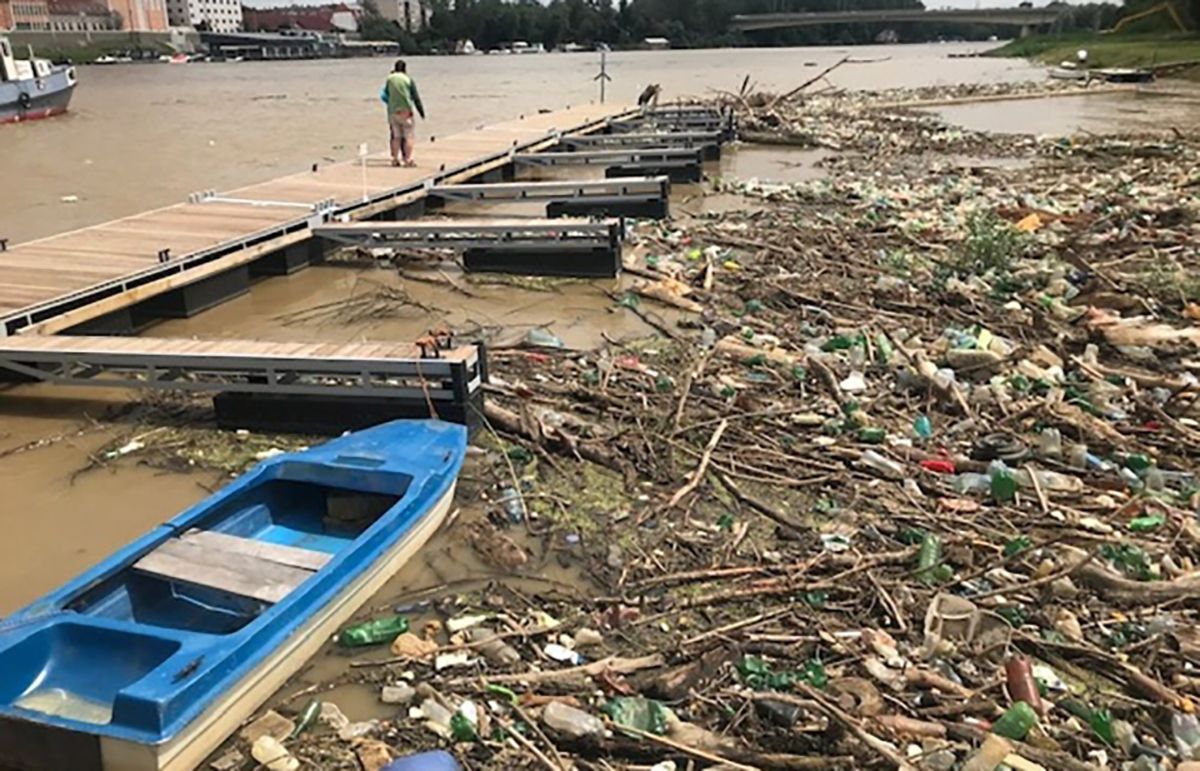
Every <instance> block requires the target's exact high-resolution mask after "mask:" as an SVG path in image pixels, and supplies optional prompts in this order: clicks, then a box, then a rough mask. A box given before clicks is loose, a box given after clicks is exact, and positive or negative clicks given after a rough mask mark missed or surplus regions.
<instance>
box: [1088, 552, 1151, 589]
mask: <svg viewBox="0 0 1200 771" xmlns="http://www.w3.org/2000/svg"><path fill="white" fill-rule="evenodd" d="M1100 556H1101V557H1103V558H1104V559H1106V560H1109V561H1110V562H1112V564H1113V566H1114V567H1116V568H1117V569H1119V570H1120V571H1121V572H1122V573H1124V574H1125V575H1127V576H1128V577H1130V578H1133V579H1136V580H1138V581H1149V580H1151V579H1152V578H1154V573H1153V572H1152V571H1151V569H1150V558H1149V557H1148V556H1147V555H1146V552H1145V551H1143V550H1142V549H1141V547H1138V546H1134V545H1133V544H1129V543H1121V544H1111V543H1107V544H1104V546H1102V547H1100Z"/></svg>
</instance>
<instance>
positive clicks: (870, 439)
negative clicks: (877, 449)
mask: <svg viewBox="0 0 1200 771" xmlns="http://www.w3.org/2000/svg"><path fill="white" fill-rule="evenodd" d="M885 439H887V431H886V430H884V429H882V428H879V427H878V426H863V427H862V428H860V429H858V441H860V442H862V443H863V444H883V440H885Z"/></svg>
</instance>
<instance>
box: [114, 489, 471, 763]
mask: <svg viewBox="0 0 1200 771" xmlns="http://www.w3.org/2000/svg"><path fill="white" fill-rule="evenodd" d="M453 499H454V488H453V487H451V489H450V490H448V491H447V492H446V494H445V495H444V496H443V497H442V499H441V500H439V501H438V502H437V503H436V504H435V506H434V508H433V509H432V510H431V511H430V512H429V514H428V515H426V517H425V519H424V520H423V521H422V522H421V524H420V525H419V526H418V527H416V528H414V529H413V530H411V531H409V534H408V535H407V536H406V537H405V538H404V539H402V540H401V541H400V542H399V543H397V544H396V545H395V546H394V547H393V548H392V549H391V550H389V551H388V553H387V554H385V555H384V556H383V557H382V559H380V560H379V561H378V562H376V563H375V565H374V566H373V567H372V568H370V569H369V570H368V571H367V572H365V573H364V574H363V575H362V576H361V577H360V578H359V580H358V581H356V582H355V583H354V584H352V585H351V586H348V587H347V588H346V589H345V591H344V592H343V593H342V594H341V595H340V596H338V597H337V598H335V599H334V600H333V601H332V602H331V603H329V605H327V606H326V607H325V608H324V609H323V610H322V611H321V613H319V614H317V615H315V616H314V617H313V618H312V619H311V620H310V621H309V622H308V623H307V624H306V625H305V626H304V627H302V628H300V629H298V630H297V631H296V632H295V633H294V634H293V635H292V636H291V638H290V639H289V640H288V641H287V643H286V644H285V645H284V646H282V647H281V648H280V649H278V650H277V651H276V652H275V653H274V654H272V656H271V657H270V658H269V659H267V660H266V661H264V662H263V663H262V664H261V665H260V667H259V668H258V669H257V670H256V671H255V672H252V673H251V674H249V675H247V676H246V677H245V678H243V680H242V681H241V682H239V683H238V684H237V685H236V686H235V687H234V688H233V689H232V690H231V691H230V692H229V693H228V694H227V695H226V696H225V697H224V698H222V699H221V700H220V701H217V702H215V703H214V704H213V705H212V706H211V707H209V708H208V709H207V710H206V711H205V712H204V714H203V715H201V716H200V718H198V719H197V720H195V721H194V722H193V723H192V724H191V725H190V726H189V727H188V729H187V730H186V731H185V732H184V733H182V734H180V735H179V736H178V737H176V738H175V739H173V740H172V741H170V742H168V743H167V744H165V745H161V746H157V747H155V746H147V745H144V744H137V743H135V742H126V741H121V740H119V739H111V738H109V737H103V738H102V739H101V740H100V756H101V765H100V766H99V768H100V769H102V771H191V770H192V769H194V768H199V767H200V764H201V763H202V762H203V760H204V759H205V758H206V757H208V755H210V754H211V753H212V752H213V750H215V749H217V747H219V746H220V745H221V743H222V742H224V741H225V739H226V737H228V736H230V735H231V734H232V733H233V732H234V731H235V730H237V727H238V726H239V725H241V724H242V722H244V721H245V719H246V718H247V717H249V716H250V715H251V714H253V713H254V710H256V709H258V707H259V706H261V705H262V704H263V703H264V702H265V701H266V700H267V699H269V698H271V695H272V694H274V693H275V692H276V691H278V690H279V689H280V688H282V687H283V686H284V684H286V683H287V681H288V679H289V678H291V676H292V675H293V674H295V673H296V671H297V670H299V669H300V667H302V666H303V665H304V664H305V662H307V661H308V660H309V659H311V658H312V657H313V656H314V655H316V653H317V652H318V651H319V650H320V649H321V646H322V645H324V644H325V642H326V641H327V640H329V639H330V637H332V636H333V634H334V633H335V632H337V631H338V629H339V628H340V627H341V626H342V625H343V624H345V623H346V622H347V621H348V620H349V619H350V618H351V617H352V616H353V615H354V613H355V612H356V611H357V610H358V609H359V608H360V607H361V606H362V605H363V603H365V602H366V601H367V600H369V599H370V598H371V597H372V596H373V595H374V594H375V593H376V592H378V591H379V590H380V589H381V588H383V585H384V584H385V583H387V582H388V580H389V579H391V578H392V576H394V575H395V574H396V573H397V572H399V570H400V568H402V567H403V566H404V563H406V562H408V560H410V559H411V558H412V557H413V556H414V555H416V553H417V552H419V551H420V550H421V547H423V546H424V545H425V543H426V542H427V541H428V540H429V538H430V537H431V536H432V535H433V534H434V533H435V532H437V530H438V528H440V527H441V525H442V523H443V522H444V521H445V519H446V514H447V512H449V511H450V504H451V502H452V501H453Z"/></svg>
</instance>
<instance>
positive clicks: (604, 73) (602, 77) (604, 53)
mask: <svg viewBox="0 0 1200 771" xmlns="http://www.w3.org/2000/svg"><path fill="white" fill-rule="evenodd" d="M592 80H598V81H600V104H604V96H605V90H606V89H605V86H606V85H607V84H608V81H610V80H612V78H610V77H609V76H608V48H607V47H605V48H601V49H600V74H599V75H597V76H596V77H594V78H592Z"/></svg>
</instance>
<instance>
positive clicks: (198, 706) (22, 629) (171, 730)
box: [0, 420, 467, 771]
mask: <svg viewBox="0 0 1200 771" xmlns="http://www.w3.org/2000/svg"><path fill="white" fill-rule="evenodd" d="M466 436H467V435H466V429H465V428H464V427H462V426H459V425H455V424H451V423H443V422H441V421H435V420H430V421H396V422H393V423H387V424H384V425H381V426H376V427H374V428H371V429H367V430H365V431H360V432H358V433H355V434H350V435H348V436H344V437H341V438H339V439H335V440H333V441H331V442H328V443H326V444H324V445H322V446H320V447H316V448H313V449H310V450H305V451H303V452H297V453H290V454H285V455H279V456H276V457H274V458H271V459H269V460H267V461H264V462H263V463H261V464H259V465H258V466H257V467H256V468H254V469H253V470H251V471H250V472H248V473H247V474H245V475H244V476H242V477H241V478H239V479H238V480H236V481H234V482H233V483H231V484H230V485H229V486H228V487H226V488H225V489H224V490H221V491H220V492H218V493H217V494H215V495H213V496H212V497H210V498H209V499H207V500H205V501H203V502H201V503H200V504H198V505H196V506H194V507H192V508H191V509H189V510H187V511H185V512H184V513H183V514H180V515H179V516H178V517H176V518H174V519H172V520H170V521H169V522H166V523H165V524H163V525H160V526H158V527H156V528H155V529H153V530H152V531H150V532H149V533H147V534H146V535H144V536H142V537H141V538H139V539H137V540H136V541H134V542H133V543H132V544H130V545H129V546H127V547H125V548H124V549H122V550H120V551H118V552H117V553H116V554H114V555H112V556H111V557H109V558H108V559H106V560H104V561H103V562H101V563H100V564H98V565H96V566H95V567H94V568H92V569H91V570H89V571H87V572H86V573H84V574H83V575H81V576H79V577H78V578H76V579H74V580H72V581H69V582H68V583H67V584H66V585H64V586H62V587H61V588H59V589H57V590H55V591H53V592H51V593H50V594H48V595H46V596H45V597H43V598H41V599H40V600H38V601H36V602H34V603H33V604H32V605H30V606H28V607H26V608H25V609H23V610H21V611H20V612H18V613H16V614H15V615H13V616H11V617H10V618H8V619H6V620H5V621H3V622H0V759H2V761H3V763H2V764H3V766H4V767H5V768H15V769H21V770H22V771H24V770H25V769H51V768H53V769H60V768H61V769H71V771H118V770H119V771H143V770H150V769H153V770H154V771H183V769H189V770H190V769H193V768H195V767H197V766H198V765H199V764H200V763H201V761H202V760H203V759H204V758H205V757H206V756H207V755H208V754H209V753H210V752H211V751H212V750H213V749H215V748H216V746H218V745H219V744H220V743H221V742H222V741H223V740H224V739H225V737H227V736H228V735H229V734H231V733H232V732H233V731H234V730H236V729H237V727H238V725H239V724H240V723H241V722H242V721H243V720H244V719H245V718H246V717H247V716H249V715H250V714H251V713H252V712H253V711H254V710H255V709H256V708H257V707H258V706H259V705H260V704H261V703H262V702H263V701H265V700H266V699H267V698H268V697H269V696H270V695H271V694H272V693H273V692H274V691H275V690H277V689H278V688H279V687H280V686H282V685H283V684H284V683H285V682H286V680H287V679H288V678H289V677H290V676H291V675H292V674H293V673H294V672H295V671H296V670H297V669H298V668H299V667H300V666H302V665H303V664H304V663H305V661H307V660H308V659H309V658H310V657H311V656H312V655H313V654H314V653H316V652H317V651H318V650H319V649H320V647H321V645H322V644H323V643H324V642H325V641H326V640H328V639H329V638H330V636H331V635H332V634H333V633H334V632H336V631H337V629H338V628H339V627H340V626H341V625H342V624H344V623H345V622H346V621H347V620H348V619H349V618H350V616H351V615H353V613H354V612H355V611H356V610H357V609H358V607H359V606H360V605H361V604H362V603H363V602H364V601H366V600H367V599H368V598H369V597H370V596H371V595H372V594H374V593H375V592H376V591H377V590H378V589H379V588H380V587H381V586H382V585H383V584H384V583H385V582H386V581H387V580H388V579H389V578H390V577H391V576H392V575H394V574H395V572H396V571H397V570H398V569H399V567H400V566H401V565H402V564H403V563H404V562H405V561H406V560H408V559H409V558H410V557H411V556H412V555H413V554H414V553H415V552H416V551H418V550H419V549H420V548H421V547H422V546H423V545H424V543H425V541H426V540H427V539H428V538H429V536H430V535H432V533H433V532H434V531H435V530H436V529H437V528H438V526H439V525H440V524H441V522H442V521H443V519H444V518H445V514H446V512H447V510H448V509H449V506H450V502H451V499H452V497H453V494H454V488H455V484H456V481H457V476H458V473H459V470H460V469H461V467H462V462H463V457H464V455H465V452H466Z"/></svg>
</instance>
